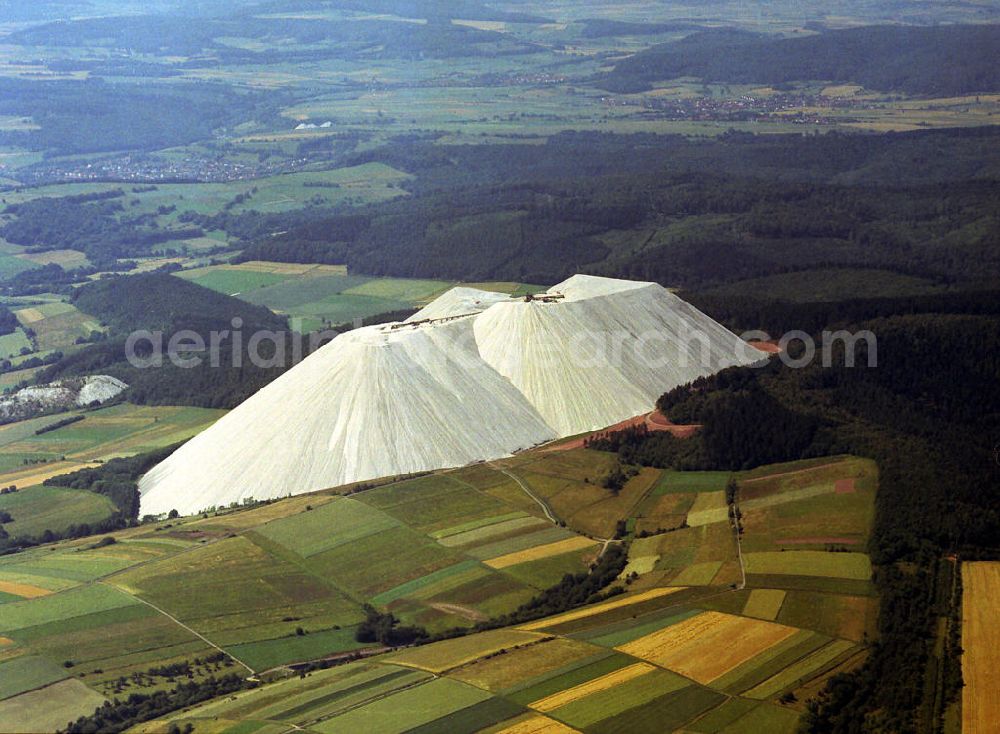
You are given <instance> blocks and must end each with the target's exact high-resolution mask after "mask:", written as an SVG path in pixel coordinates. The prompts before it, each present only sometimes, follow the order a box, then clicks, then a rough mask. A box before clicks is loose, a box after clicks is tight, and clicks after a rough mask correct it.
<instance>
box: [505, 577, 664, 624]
mask: <svg viewBox="0 0 1000 734" xmlns="http://www.w3.org/2000/svg"><path fill="white" fill-rule="evenodd" d="M677 591H680V589H676V588H673V587H663V588H661V589H650V590H649V591H643V592H642V593H640V594H631V595H629V596H620V597H618V598H616V599H614V600H612V601H606V602H604V603H603V604H597V605H596V606H592V607H586V608H584V609H577V610H576V611H573V612H566V613H565V614H560V615H558V616H555V617H548V618H546V619H542V620H539V621H537V622H530V623H528V624H525V625H522V626H520V627H518V629H522V630H538V629H543V628H545V627H554V626H555V625H557V624H562V623H563V622H572V621H573V620H575V619H584V618H586V617H592V616H594V615H595V614H604V612H607V611H610V610H612V609H619V608H621V607H627V606H631V605H632V604H638V603H639V602H644V601H648V600H649V599H656V598H658V597H661V596H666V595H667V594H673V593H674V592H677Z"/></svg>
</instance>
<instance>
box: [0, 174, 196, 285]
mask: <svg viewBox="0 0 1000 734" xmlns="http://www.w3.org/2000/svg"><path fill="white" fill-rule="evenodd" d="M124 196H125V192H124V191H123V190H121V189H112V190H111V191H103V192H99V193H95V194H79V195H76V196H63V197H40V198H38V199H32V200H30V201H27V202H25V203H23V204H12V205H9V206H8V207H7V208H6V209H4V212H3V213H4V214H5V215H10V218H11V220H10V221H8V222H7V223H6V224H4V225H3V226H2V227H0V236H2V237H3V238H4V239H5V240H7V241H8V242H13V243H14V244H17V245H24V246H25V247H28V248H30V249H29V252H42V251H45V250H59V249H64V248H65V249H75V250H80V251H82V252H84V253H85V254H86V255H87V257H88V259H89V260H90V261H91V263H93V264H94V266H95V267H103V268H106V269H109V270H114V269H117V261H118V259H119V258H126V257H144V256H149V255H150V254H151V253H152V252H153V251H154V248H156V247H157V246H158V245H162V244H163V243H165V242H169V241H171V240H178V239H185V238H188V237H201V236H203V235H204V234H205V233H204V232H203V231H202V230H201V229H199V228H197V227H191V226H188V227H182V228H175V229H160V228H159V227H158V226H157V224H156V220H155V217H153V216H151V215H144V216H142V215H140V216H129V215H128V214H127V213H126V211H125V205H124V203H123V197H124Z"/></svg>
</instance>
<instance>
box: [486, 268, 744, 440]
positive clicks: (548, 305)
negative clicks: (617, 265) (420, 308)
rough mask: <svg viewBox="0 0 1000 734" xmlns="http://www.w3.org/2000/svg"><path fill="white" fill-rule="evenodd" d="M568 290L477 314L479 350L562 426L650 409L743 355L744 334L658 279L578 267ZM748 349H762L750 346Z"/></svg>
mask: <svg viewBox="0 0 1000 734" xmlns="http://www.w3.org/2000/svg"><path fill="white" fill-rule="evenodd" d="M550 292H551V293H558V294H561V295H562V296H563V298H562V299H559V300H556V301H552V302H547V301H546V300H545V299H544V298H542V299H538V300H530V301H525V300H523V299H519V300H516V301H512V300H508V302H506V303H499V304H497V305H495V306H492V307H491V308H489V309H487V310H486V311H484V313H483V314H482V315H480V316H479V317H478V318H477V319H476V322H475V333H476V343H477V344H478V345H479V352H480V354H482V356H483V359H484V360H486V362H487V363H489V364H490V365H491V366H492V367H493V368H494V369H496V370H497V371H498V372H499V373H500V374H501V375H503V376H504V377H506V378H507V379H509V380H510V381H511V382H512V383H513V384H514V387H516V388H517V389H518V390H520V391H521V392H522V393H524V395H525V397H527V398H528V402H529V403H531V404H532V405H533V406H535V408H536V409H537V410H538V412H539V413H541V415H542V417H543V418H544V419H545V421H546V422H547V423H548V424H549V425H550V426H552V427H553V428H554V429H555V431H556V433H557V434H559V435H560V436H571V435H573V434H576V433H582V432H584V431H592V430H597V429H599V428H604V427H605V426H609V425H612V424H614V423H617V422H619V421H622V420H625V419H626V418H631V417H632V416H635V415H639V414H640V413H643V412H646V411H649V410H650V409H651V408H652V406H653V403H654V402H655V401H656V399H657V398H658V397H659V396H660V395H662V394H663V393H664V392H665V391H666V390H668V389H670V388H672V387H676V386H677V385H683V384H685V383H688V382H691V381H692V380H694V379H696V378H698V377H702V376H704V375H709V374H712V373H714V372H718V371H719V370H720V369H722V368H724V367H727V366H729V365H731V364H733V363H734V362H739V363H749V362H751V361H756V360H759V359H760V355H759V354H756V356H754V357H753V359H746V360H739V359H738V357H739V356H740V355H739V354H737V348H738V347H739V346H740V344H742V342H740V341H739V339H738V338H737V337H736V335H735V334H732V333H731V332H729V331H728V330H727V329H725V328H724V327H722V326H720V325H719V324H718V323H716V322H715V321H713V320H712V319H710V318H709V317H708V316H706V315H705V314H703V313H701V312H700V311H698V310H697V309H695V308H693V307H691V306H690V305H688V304H687V303H685V302H684V301H682V300H681V299H679V298H678V297H677V296H675V295H673V294H672V293H670V292H669V291H667V290H666V289H665V288H663V287H662V286H660V285H657V284H656V283H639V282H635V281H626V280H613V279H610V278H595V277H592V276H587V275H575V276H573V277H572V278H570V279H569V280H566V281H564V282H563V283H560V284H559V285H557V286H555V287H553V288H552V289H551V290H550ZM746 351H747V352H753V349H752V348H750V347H747V348H746Z"/></svg>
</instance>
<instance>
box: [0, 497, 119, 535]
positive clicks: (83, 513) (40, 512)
mask: <svg viewBox="0 0 1000 734" xmlns="http://www.w3.org/2000/svg"><path fill="white" fill-rule="evenodd" d="M0 510H6V511H7V512H9V513H10V514H11V516H12V517H13V518H14V521H13V522H10V523H6V524H4V529H5V530H6V531H7V532H8V533H9V534H10V535H11V536H12V537H15V538H16V537H19V536H25V535H32V536H38V535H41V534H42V533H43V532H45V531H46V530H53V531H61V530H63V529H65V528H66V527H67V526H69V525H73V524H75V525H79V524H80V523H85V522H86V523H96V522H100V521H101V520H104V519H105V518H108V517H110V516H111V514H112V513H113V512H114V511H115V506H114V504H113V503H112V502H111V500H109V499H108V498H107V497H104V496H103V495H99V494H95V493H94V492H89V491H86V490H82V489H62V488H61V487H42V486H35V487H28V488H26V489H20V490H19V491H17V492H16V493H13V494H5V495H0Z"/></svg>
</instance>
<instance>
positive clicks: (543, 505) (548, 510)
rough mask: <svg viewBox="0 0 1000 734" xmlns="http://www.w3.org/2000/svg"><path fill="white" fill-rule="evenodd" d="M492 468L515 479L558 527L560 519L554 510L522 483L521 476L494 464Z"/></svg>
mask: <svg viewBox="0 0 1000 734" xmlns="http://www.w3.org/2000/svg"><path fill="white" fill-rule="evenodd" d="M490 466H491V467H493V468H494V469H496V470H497V471H499V472H501V473H502V474H506V475H507V476H508V477H510V478H511V479H513V480H514V481H515V482H517V484H518V486H520V487H521V489H523V490H524V493H525V494H526V495H528V496H529V497H531V499H533V500H534V501H535V502H536V503H538V506H539V507H541V508H542V512H544V513H545V517H547V518H548V520H549V522H551V523H552V524H553V525H558V524H559V518H557V517H556V516H555V515H554V514H553V513H552V509H551V508H550V507H549V506H548V504H547V503H546V502H545V500H543V499H542V498H541V497H539V496H538V495H536V494H535V493H534V492H532V491H531V487H529V486H528V485H527V483H525V482H524V481H522V480H521V478H520V477H519V476H517V475H516V474H514V472H512V471H509V470H507V469H504V468H503V467H502V466H497V465H496V464H493V463H490Z"/></svg>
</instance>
